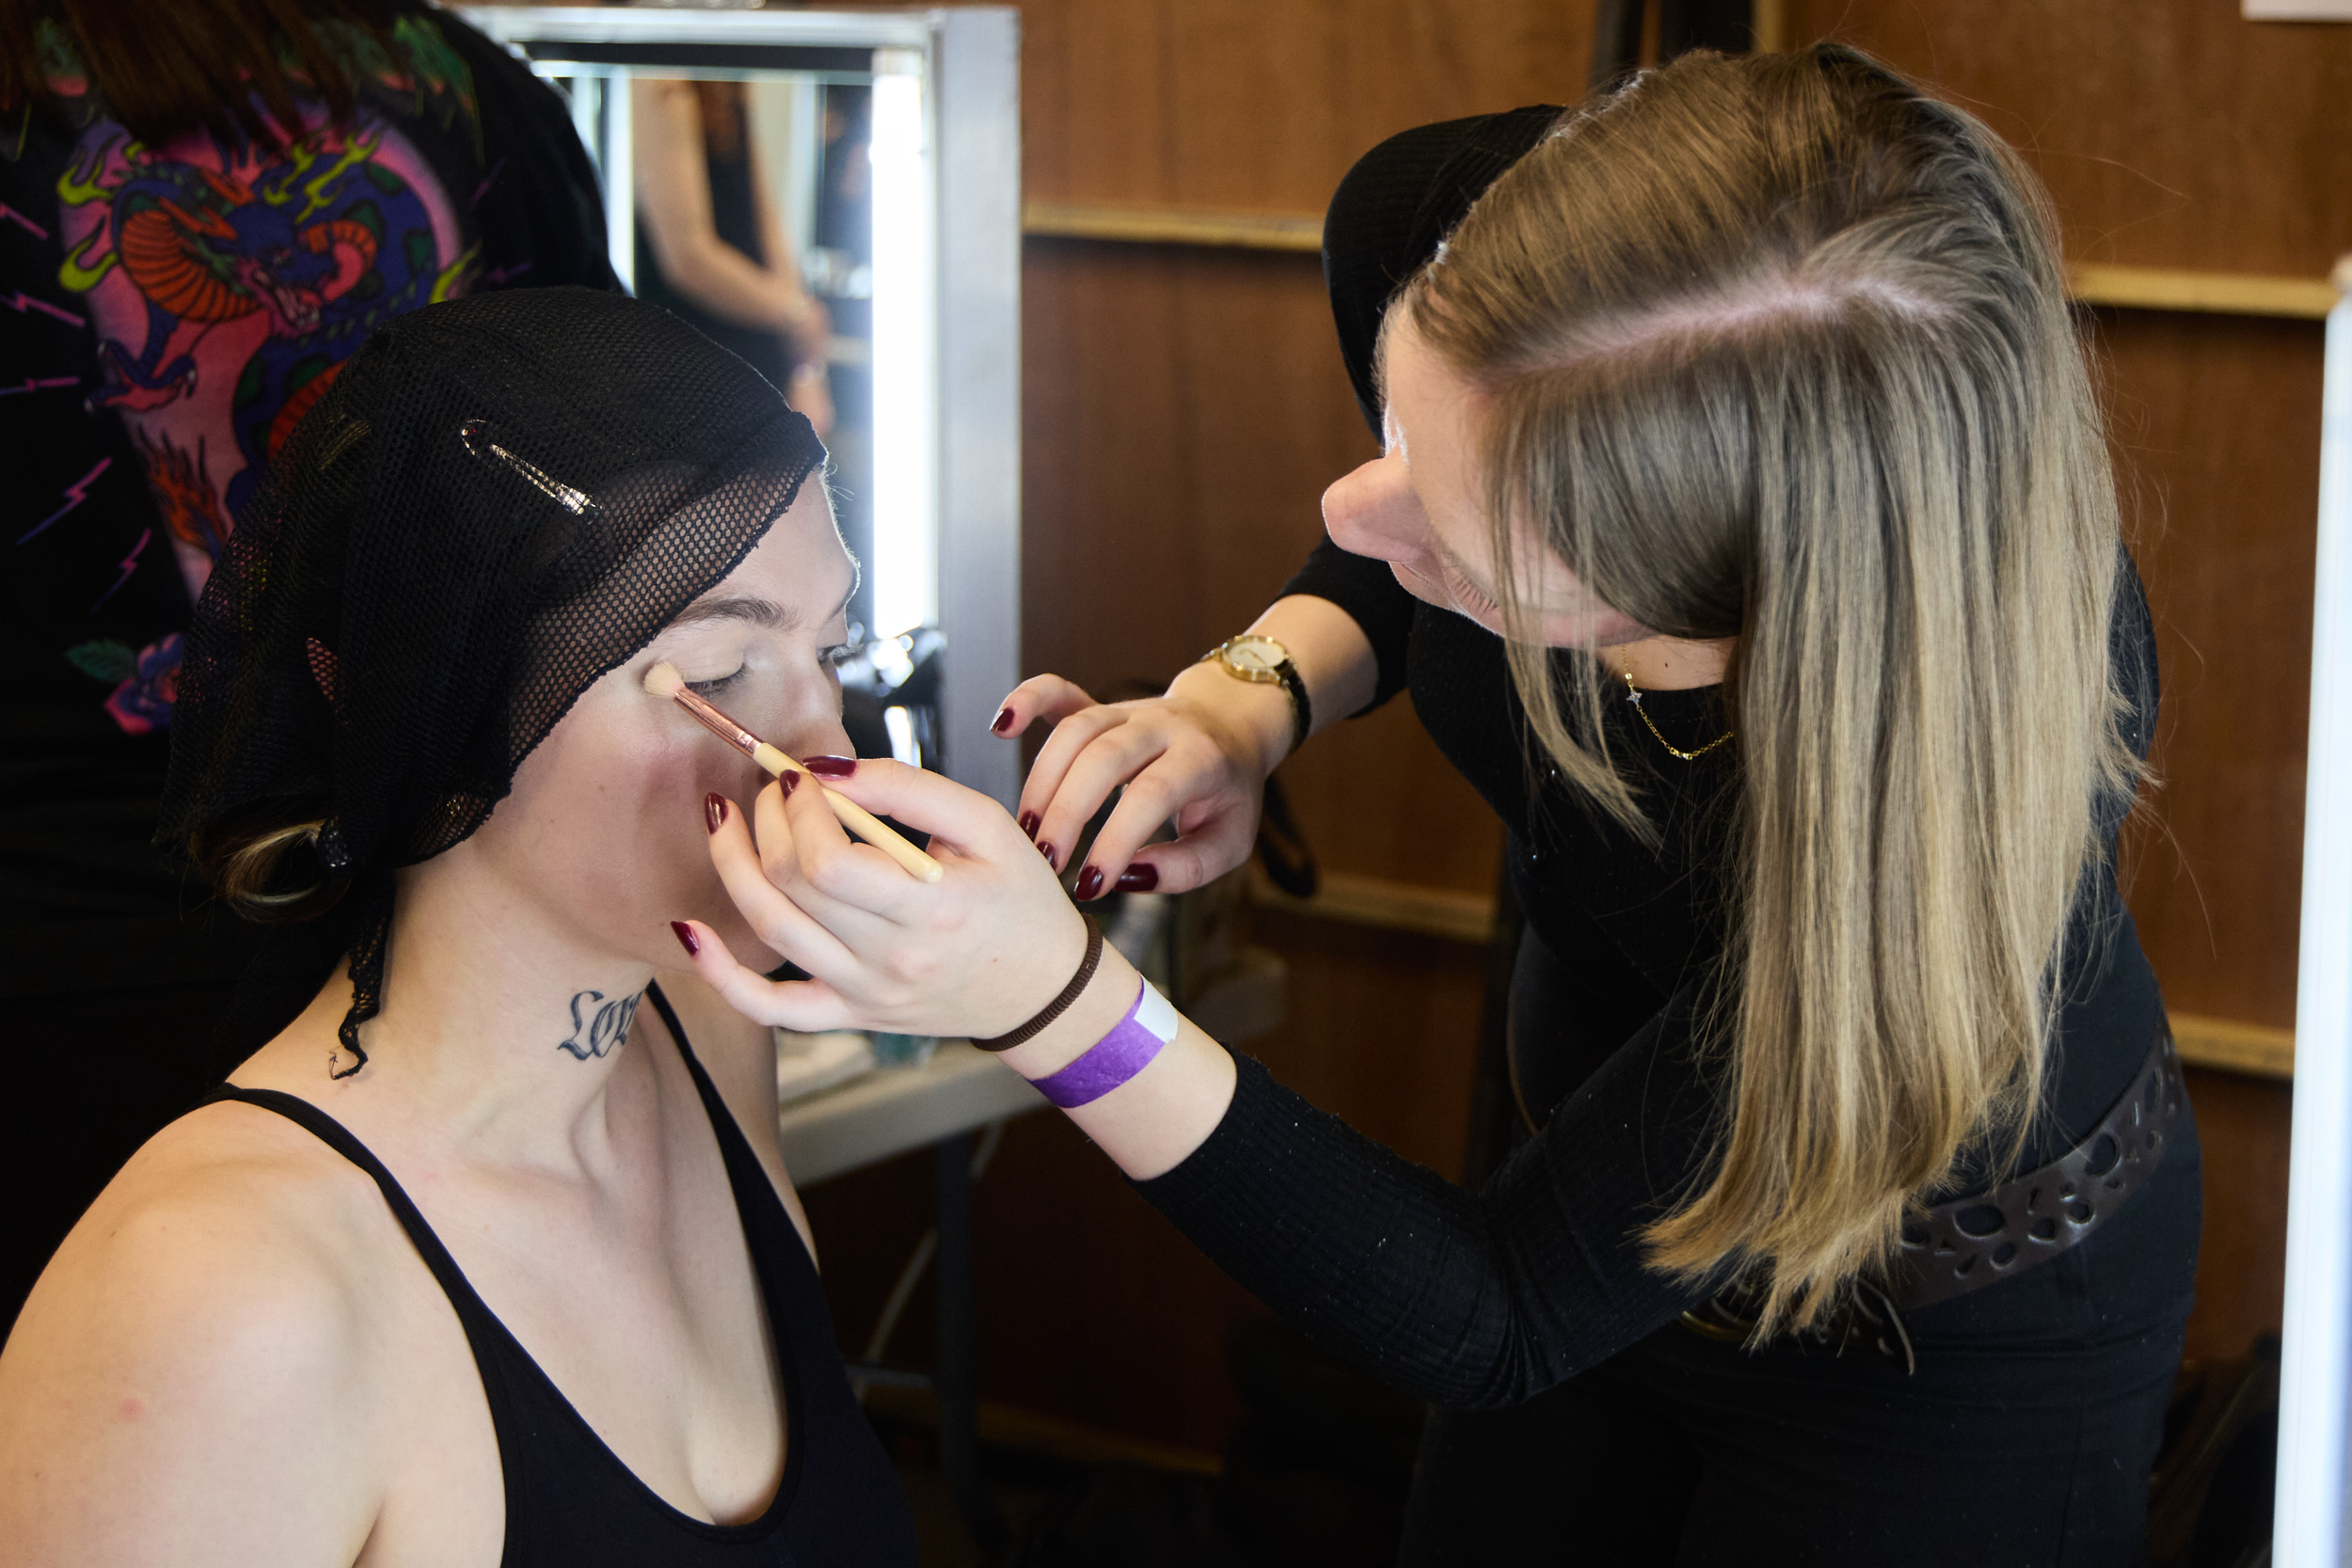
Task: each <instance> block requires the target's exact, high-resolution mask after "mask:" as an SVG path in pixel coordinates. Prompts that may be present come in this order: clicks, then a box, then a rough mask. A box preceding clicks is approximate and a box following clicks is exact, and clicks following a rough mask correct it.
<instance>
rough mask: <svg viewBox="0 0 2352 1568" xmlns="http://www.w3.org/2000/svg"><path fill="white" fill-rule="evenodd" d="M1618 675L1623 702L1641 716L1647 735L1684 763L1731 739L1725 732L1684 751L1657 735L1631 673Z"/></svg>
mask: <svg viewBox="0 0 2352 1568" xmlns="http://www.w3.org/2000/svg"><path fill="white" fill-rule="evenodd" d="M1618 673H1620V674H1622V675H1624V676H1625V691H1626V697H1625V700H1626V701H1627V702H1629V703H1631V704H1632V705H1633V711H1634V712H1636V713H1638V714H1640V715H1641V716H1642V722H1643V723H1645V724H1646V725H1648V726H1649V733H1650V734H1651V735H1653V736H1657V738H1658V744H1660V745H1661V746H1663V747H1664V748H1666V750H1667V752H1669V753H1671V754H1672V755H1675V756H1677V757H1680V758H1681V759H1682V760H1683V761H1685V762H1696V761H1698V760H1699V758H1701V757H1703V756H1705V755H1707V753H1708V752H1711V751H1713V750H1714V749H1715V748H1716V747H1718V746H1721V745H1722V744H1723V743H1724V741H1726V740H1729V739H1730V738H1731V736H1732V732H1731V731H1729V730H1725V731H1724V733H1723V734H1721V735H1719V736H1716V737H1715V738H1714V739H1712V740H1710V741H1708V743H1707V744H1706V745H1704V746H1702V747H1700V748H1699V749H1698V750H1697V751H1695V752H1686V751H1684V750H1683V749H1682V748H1681V747H1679V746H1677V745H1676V744H1675V743H1674V742H1673V741H1671V740H1668V739H1667V738H1666V737H1665V736H1662V735H1659V733H1658V721H1656V720H1655V719H1652V718H1651V717H1650V716H1649V709H1647V708H1645V707H1644V706H1643V705H1642V689H1641V688H1640V687H1638V686H1636V685H1634V684H1633V672H1632V671H1630V670H1622V671H1619V672H1618Z"/></svg>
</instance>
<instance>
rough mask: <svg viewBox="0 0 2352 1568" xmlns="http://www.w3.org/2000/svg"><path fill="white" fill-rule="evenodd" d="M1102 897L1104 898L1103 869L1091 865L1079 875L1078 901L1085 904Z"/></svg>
mask: <svg viewBox="0 0 2352 1568" xmlns="http://www.w3.org/2000/svg"><path fill="white" fill-rule="evenodd" d="M1101 896H1103V868H1102V867H1101V866H1099V865H1089V866H1088V867H1087V868H1086V869H1085V870H1084V871H1081V872H1079V873H1078V901H1079V902H1080V903H1085V902H1086V901H1087V900H1088V899H1090V898H1100V897H1101Z"/></svg>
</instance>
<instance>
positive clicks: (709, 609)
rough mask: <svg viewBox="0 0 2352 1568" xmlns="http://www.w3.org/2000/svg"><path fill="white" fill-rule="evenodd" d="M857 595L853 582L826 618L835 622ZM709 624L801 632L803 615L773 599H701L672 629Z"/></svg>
mask: <svg viewBox="0 0 2352 1568" xmlns="http://www.w3.org/2000/svg"><path fill="white" fill-rule="evenodd" d="M856 594H857V579H856V578H854V577H852V578H850V590H849V592H848V593H846V594H842V595H841V602H840V603H839V604H836V605H834V607H833V610H832V611H831V613H829V614H827V615H826V616H825V617H824V619H825V620H828V621H830V620H832V619H833V618H834V616H835V615H838V614H840V613H841V612H842V611H843V610H847V609H848V608H849V606H850V599H851V598H853V597H855V596H856ZM705 621H748V622H750V623H751V624H752V625H753V626H765V627H767V628H768V629H769V630H770V631H798V630H800V628H801V614H800V611H799V610H793V609H790V608H789V607H787V606H785V605H780V604H778V603H776V601H775V600H773V599H762V598H754V597H739V598H726V599H697V600H695V601H694V602H693V603H692V604H690V605H688V606H687V607H686V608H685V609H684V610H679V611H678V613H677V619H676V620H675V621H672V622H671V623H670V625H671V626H672V627H677V626H699V625H701V624H702V623H703V622H705Z"/></svg>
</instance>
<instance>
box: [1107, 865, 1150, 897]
mask: <svg viewBox="0 0 2352 1568" xmlns="http://www.w3.org/2000/svg"><path fill="white" fill-rule="evenodd" d="M1159 885H1160V868H1159V867H1158V866H1156V865H1131V866H1129V867H1128V868H1127V869H1126V870H1124V871H1122V872H1120V874H1119V880H1117V881H1115V882H1113V883H1112V884H1111V887H1112V889H1113V891H1115V892H1119V893H1149V892H1151V891H1152V889H1153V888H1155V887H1157V886H1159Z"/></svg>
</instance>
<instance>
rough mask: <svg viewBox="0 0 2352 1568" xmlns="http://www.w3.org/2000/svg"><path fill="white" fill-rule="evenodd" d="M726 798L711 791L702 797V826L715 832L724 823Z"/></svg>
mask: <svg viewBox="0 0 2352 1568" xmlns="http://www.w3.org/2000/svg"><path fill="white" fill-rule="evenodd" d="M726 820H727V798H726V797H725V796H723V795H721V794H719V793H717V792H716V791H713V792H712V793H710V794H708V795H706V796H704V797H703V826H704V827H706V828H708V829H709V830H710V831H711V832H714V833H715V832H718V831H719V830H720V829H721V828H723V827H724V826H725V825H726Z"/></svg>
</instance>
